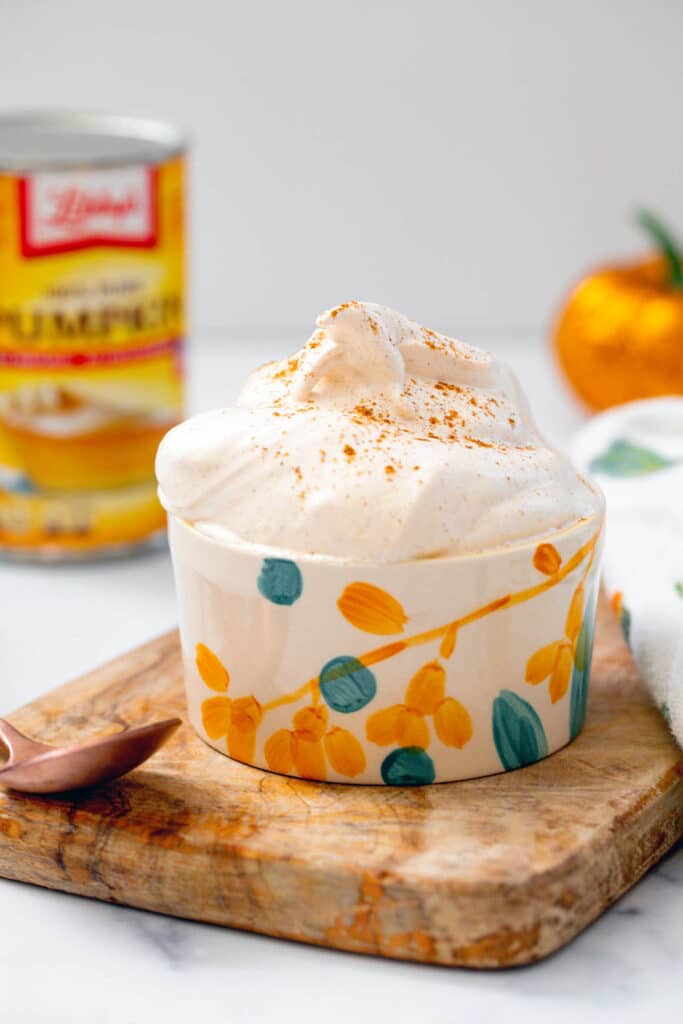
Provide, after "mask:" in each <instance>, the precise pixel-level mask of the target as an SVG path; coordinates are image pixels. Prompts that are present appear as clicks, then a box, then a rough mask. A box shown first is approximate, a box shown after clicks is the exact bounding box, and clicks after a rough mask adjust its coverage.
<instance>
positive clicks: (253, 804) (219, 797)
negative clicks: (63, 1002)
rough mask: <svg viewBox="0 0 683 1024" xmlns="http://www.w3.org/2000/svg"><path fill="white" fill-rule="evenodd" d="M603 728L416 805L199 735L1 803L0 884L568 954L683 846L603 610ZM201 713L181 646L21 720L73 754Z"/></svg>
mask: <svg viewBox="0 0 683 1024" xmlns="http://www.w3.org/2000/svg"><path fill="white" fill-rule="evenodd" d="M600 616H601V618H600V624H599V629H598V633H597V641H596V653H595V662H594V672H593V680H592V684H591V687H592V689H591V697H590V700H589V708H588V719H587V723H586V727H585V729H584V731H583V733H582V734H581V736H580V737H579V738H578V739H577V740H576V742H575V743H573V744H572V745H571V746H570V747H568V748H566V749H565V750H563V751H561V752H560V753H558V754H555V755H554V756H552V757H550V758H549V759H548V760H546V761H542V762H540V763H538V764H536V765H533V766H532V767H529V768H524V769H522V770H521V771H516V772H511V773H509V774H507V775H498V776H495V777H493V778H486V779H479V780H476V781H473V782H458V783H445V784H442V785H437V786H431V787H421V788H418V789H403V790H401V789H392V788H387V787H361V786H339V785H330V784H320V783H313V782H305V781H301V780H295V779H287V778H282V777H279V776H277V775H271V774H269V773H267V772H262V771H259V770H257V769H254V768H249V767H246V766H244V765H240V764H237V763H235V762H232V761H229V760H228V759H227V758H224V757H221V756H220V755H219V754H217V753H216V752H215V751H212V750H211V749H209V748H208V747H206V746H205V745H204V744H203V743H202V742H201V740H199V739H198V738H197V736H196V735H195V734H194V732H193V731H192V730H191V728H190V727H189V726H184V727H182V728H181V729H180V730H179V731H178V733H177V734H176V735H175V736H174V738H173V739H172V740H171V742H170V743H169V745H168V746H167V747H166V748H165V749H163V750H162V751H161V752H160V753H159V754H157V755H156V756H155V757H154V758H153V759H152V760H151V761H150V762H148V763H147V765H145V766H143V767H142V768H139V769H138V770H137V771H135V772H133V773H132V774H130V775H129V776H128V777H127V778H125V779H123V780H121V781H119V782H116V783H112V784H110V785H108V786H106V787H103V788H101V789H99V790H97V791H93V792H90V793H83V794H80V795H75V796H70V797H63V798H52V799H47V798H37V797H28V796H21V795H19V794H14V793H11V792H3V791H2V790H0V875H3V876H5V877H7V878H13V879H19V880H21V881H25V882H32V883H34V884H37V885H42V886H47V887H48V888H52V889H61V890H64V891H65V892H71V893H78V894H79V895H82V896H92V897H94V898H96V899H101V900H108V901H110V902H113V903H123V904H128V905H131V906H134V907H142V908H145V909H147V910H154V911H159V912H161V913H164V914H174V915H177V916H179V917H187V918H194V919H197V920H201V921H210V922H213V923H215V924H223V925H230V926H232V927H235V928H244V929H248V930H250V931H257V932H265V933H267V934H269V935H275V936H280V937H283V938H289V939H297V940H299V941H302V942H312V943H316V944H320V945H323V946H334V947H337V948H340V949H348V950H354V951H356V952H360V953H373V954H377V955H380V956H389V957H397V958H401V959H407V960H422V961H426V962H429V963H441V964H459V965H466V966H472V967H506V966H509V965H512V964H524V963H529V962H531V961H534V960H538V959H539V958H541V957H544V956H547V955H548V954H549V953H551V952H553V950H556V949H557V948H558V947H560V946H562V945H563V944H564V943H566V942H568V941H569V940H570V939H571V938H572V937H573V936H574V935H576V934H577V933H578V932H580V931H581V929H583V928H585V927H586V925H587V924H589V923H590V922H591V921H592V920H594V919H595V918H596V917H597V916H598V915H599V914H600V913H601V912H602V911H603V910H604V909H605V908H606V907H607V906H609V904H610V903H612V902H613V901H614V900H615V899H617V898H618V897H619V896H620V895H621V894H622V893H623V892H624V891H625V890H626V889H628V888H629V887H630V886H631V885H633V884H634V882H636V881H637V879H638V878H640V876H641V875H642V874H643V873H644V872H645V871H647V870H648V868H650V867H651V866H652V865H653V864H654V863H655V862H656V861H657V860H658V858H659V857H661V856H662V854H663V853H664V852H665V851H666V850H667V849H668V848H669V847H670V846H671V845H672V844H673V843H674V842H675V840H676V839H677V838H678V836H680V835H681V833H682V832H683V755H681V752H680V751H679V750H678V748H677V747H676V745H675V744H674V742H673V741H672V739H671V738H670V736H669V733H668V730H667V728H666V726H665V724H664V722H663V720H662V718H661V716H660V714H659V712H658V711H657V710H656V709H655V708H654V707H652V705H651V704H650V702H649V700H648V698H647V696H646V695H645V693H644V691H643V689H642V686H641V685H640V683H639V681H638V678H637V675H636V672H635V669H634V666H633V663H632V661H631V658H630V656H629V653H628V650H627V648H626V646H625V644H624V642H623V640H622V638H621V633H620V630H619V627H618V625H617V624H616V621H615V620H614V619H613V617H612V615H611V612H610V611H609V610H606V609H605V608H602V609H601V613H600ZM176 714H179V715H182V714H183V695H182V684H181V665H180V654H179V649H178V639H177V635H176V633H170V634H168V635H167V636H163V637H160V638H159V639H158V640H154V641H152V642H151V643H149V644H147V645H146V646H144V647H141V648H139V649H138V650H135V651H132V652H130V653H129V654H125V655H123V656H122V657H120V658H118V659H117V660H116V661H113V662H111V663H109V664H108V665H105V666H103V667H102V668H99V669H96V670H95V671H94V672H91V673H90V674H89V675H87V676H85V677H84V678H82V679H79V680H76V681H75V682H73V683H70V684H69V685H67V686H64V687H61V688H60V689H58V690H55V691H53V692H52V693H49V694H48V695H47V696H45V697H43V698H41V699H40V700H38V701H36V702H35V703H33V704H30V705H28V706H27V707H25V708H23V709H22V710H21V711H18V712H17V713H16V714H15V715H12V716H11V720H12V722H14V724H15V725H17V726H18V727H19V728H20V729H23V730H25V731H26V732H28V733H30V734H31V735H34V736H36V737H37V738H39V739H42V740H46V741H48V742H55V743H63V742H69V741H70V740H74V739H76V738H77V737H82V736H83V735H84V734H87V733H89V732H93V731H95V732H97V731H104V730H105V727H106V724H107V723H108V722H111V720H112V719H113V720H114V721H115V722H118V723H121V724H124V723H131V724H132V723H138V722H140V721H141V720H142V721H144V720H151V719H154V718H164V717H166V716H167V715H176Z"/></svg>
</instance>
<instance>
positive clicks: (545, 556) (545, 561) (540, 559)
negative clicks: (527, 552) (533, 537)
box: [534, 544, 562, 576]
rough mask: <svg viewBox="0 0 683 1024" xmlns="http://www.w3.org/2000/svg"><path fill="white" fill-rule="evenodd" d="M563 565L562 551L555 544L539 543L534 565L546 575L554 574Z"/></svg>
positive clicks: (535, 552)
mask: <svg viewBox="0 0 683 1024" xmlns="http://www.w3.org/2000/svg"><path fill="white" fill-rule="evenodd" d="M561 565H562V558H561V557H560V552H559V551H558V550H557V548H556V547H555V546H554V545H553V544H539V545H538V547H537V548H536V550H535V551H534V567H535V568H536V569H538V571H539V572H542V573H543V575H544V576H554V575H555V573H556V572H557V570H558V569H559V568H560V566H561Z"/></svg>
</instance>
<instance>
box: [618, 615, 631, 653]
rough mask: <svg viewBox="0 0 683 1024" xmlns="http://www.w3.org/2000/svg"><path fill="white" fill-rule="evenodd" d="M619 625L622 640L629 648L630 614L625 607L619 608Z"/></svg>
mask: <svg viewBox="0 0 683 1024" xmlns="http://www.w3.org/2000/svg"><path fill="white" fill-rule="evenodd" d="M619 625H620V626H621V632H622V633H623V634H624V640H625V641H626V643H627V644H628V645H629V647H630V646H631V613H630V611H629V610H628V608H627V607H626V606H625V605H622V606H621V612H620V613H619Z"/></svg>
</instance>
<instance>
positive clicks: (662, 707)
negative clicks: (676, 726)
mask: <svg viewBox="0 0 683 1024" xmlns="http://www.w3.org/2000/svg"><path fill="white" fill-rule="evenodd" d="M659 710H660V711H661V712H662V714H663V715H664V720H665V721H666V723H667V725H671V709H670V708H669V705H668V704H667V703H666V701H664V702H663V703H662V704H660V705H659Z"/></svg>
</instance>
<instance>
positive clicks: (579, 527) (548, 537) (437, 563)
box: [168, 489, 605, 572]
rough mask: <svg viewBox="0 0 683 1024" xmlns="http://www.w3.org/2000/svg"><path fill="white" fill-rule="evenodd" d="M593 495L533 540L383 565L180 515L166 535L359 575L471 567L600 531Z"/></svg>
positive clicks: (601, 510) (171, 519) (600, 510)
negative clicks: (219, 528) (575, 514)
mask: <svg viewBox="0 0 683 1024" xmlns="http://www.w3.org/2000/svg"><path fill="white" fill-rule="evenodd" d="M596 493H597V496H598V497H599V504H598V507H597V508H596V509H595V511H594V512H592V513H591V514H590V515H587V516H583V517H582V518H581V519H577V520H576V521H575V522H573V523H571V524H570V525H569V526H564V527H561V528H560V529H556V530H552V531H551V532H549V533H547V534H537V535H536V536H535V537H528V538H525V539H524V540H522V541H518V542H516V543H514V544H508V545H505V546H500V547H495V548H486V549H484V550H483V551H477V552H474V553H467V554H463V555H446V556H444V557H437V558H411V559H407V560H405V561H402V562H398V561H397V562H383V561H381V560H380V559H372V560H371V559H367V560H363V561H361V560H358V559H349V558H342V557H339V556H335V555H322V554H321V555H318V554H311V553H309V552H304V551H293V550H291V549H289V548H280V547H274V546H272V545H267V544H254V543H252V542H251V541H242V540H240V541H238V542H236V543H231V542H230V541H228V540H223V539H220V538H218V537H212V536H211V535H210V534H207V533H204V532H203V531H202V530H201V529H199V528H198V527H197V526H196V525H195V524H194V523H190V522H189V521H188V520H186V519H183V518H182V517H180V516H176V515H173V513H171V512H169V513H168V530H169V535H170V534H171V532H172V530H176V529H179V530H181V531H182V532H184V533H185V534H186V535H188V536H189V537H191V538H192V539H193V540H194V541H195V542H198V543H201V544H203V545H204V546H205V547H210V548H214V549H218V550H220V551H222V552H225V553H226V554H232V555H238V556H242V557H252V558H255V559H259V560H263V559H264V558H273V559H276V558H277V559H283V560H284V559H286V560H287V561H292V562H296V563H297V564H298V565H303V566H305V565H309V566H316V567H317V566H320V567H323V566H329V568H331V569H352V570H358V571H359V572H370V571H373V570H374V571H377V570H379V569H384V570H397V571H401V570H408V569H414V568H415V567H421V568H423V567H427V566H433V567H434V568H437V567H448V566H451V567H452V566H456V565H472V564H476V563H484V562H490V561H497V560H499V559H504V558H506V557H514V556H516V555H519V554H520V553H521V552H524V551H527V552H533V551H535V550H536V548H537V547H539V545H541V544H555V543H558V542H562V541H563V540H564V539H565V538H567V537H570V536H571V535H572V534H575V533H578V532H580V531H583V530H585V529H587V528H588V527H589V525H590V524H591V523H594V524H596V527H597V529H598V530H599V532H602V531H603V529H604V524H605V498H604V495H603V494H602V491H600V490H597V489H596ZM172 524H173V525H172ZM170 546H171V551H173V544H172V542H171V545H170Z"/></svg>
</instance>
